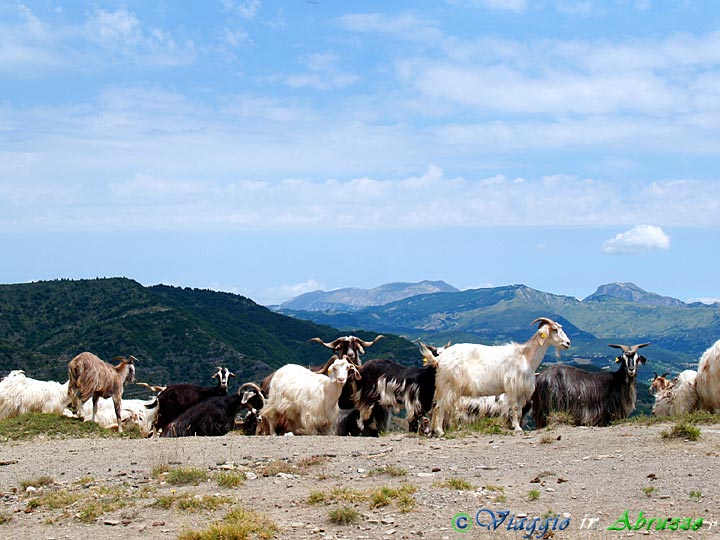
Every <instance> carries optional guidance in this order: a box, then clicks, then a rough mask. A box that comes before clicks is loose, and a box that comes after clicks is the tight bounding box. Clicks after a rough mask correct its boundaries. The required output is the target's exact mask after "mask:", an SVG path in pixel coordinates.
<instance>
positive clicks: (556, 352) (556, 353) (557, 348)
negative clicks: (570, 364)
mask: <svg viewBox="0 0 720 540" xmlns="http://www.w3.org/2000/svg"><path fill="white" fill-rule="evenodd" d="M555 358H557V359H558V360H560V347H558V346H556V347H555Z"/></svg>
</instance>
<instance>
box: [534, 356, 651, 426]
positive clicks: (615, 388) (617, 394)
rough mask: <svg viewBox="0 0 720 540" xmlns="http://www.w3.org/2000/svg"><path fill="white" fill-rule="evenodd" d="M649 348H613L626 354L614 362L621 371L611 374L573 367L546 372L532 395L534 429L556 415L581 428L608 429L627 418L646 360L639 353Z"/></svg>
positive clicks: (553, 368) (540, 376)
mask: <svg viewBox="0 0 720 540" xmlns="http://www.w3.org/2000/svg"><path fill="white" fill-rule="evenodd" d="M647 345H649V343H642V344H639V345H632V346H627V345H610V347H615V348H617V349H622V351H623V354H622V355H620V356H618V357H617V358H616V359H615V362H617V363H620V364H621V366H620V369H618V370H617V371H614V372H611V373H608V372H605V371H604V372H592V373H591V372H588V371H583V370H582V369H578V368H576V367H573V366H551V367H549V368H548V369H546V370H545V371H543V372H542V373H541V374H540V375H538V376H537V379H536V382H535V392H534V393H533V395H532V411H533V412H532V414H533V420H534V421H535V426H536V427H538V428H541V427H545V426H546V425H547V419H548V416H549V415H550V414H551V413H553V412H566V413H569V414H570V415H571V416H572V420H573V423H574V424H575V425H580V426H607V425H608V424H610V422H612V421H613V420H619V419H621V418H627V417H628V416H629V415H630V413H631V412H632V411H633V409H634V408H635V398H636V394H635V378H636V375H637V368H638V365H637V364H638V363H640V364H644V363H645V362H646V360H647V359H646V358H645V357H644V356H641V355H640V354H638V352H637V350H638V349H639V348H641V347H646V346H647Z"/></svg>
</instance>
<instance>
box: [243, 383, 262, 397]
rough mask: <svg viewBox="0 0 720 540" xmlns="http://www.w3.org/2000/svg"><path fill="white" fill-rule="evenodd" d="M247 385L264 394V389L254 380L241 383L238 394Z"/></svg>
mask: <svg viewBox="0 0 720 540" xmlns="http://www.w3.org/2000/svg"><path fill="white" fill-rule="evenodd" d="M246 386H248V387H250V388H252V389H253V390H256V391H257V392H258V393H259V394H260V395H262V393H263V391H262V388H260V387H259V386H258V385H257V384H256V383H254V382H246V383H243V384H242V385H240V388H238V394H239V393H240V390H242V389H243V388H245V387H246Z"/></svg>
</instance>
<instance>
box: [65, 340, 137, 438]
mask: <svg viewBox="0 0 720 540" xmlns="http://www.w3.org/2000/svg"><path fill="white" fill-rule="evenodd" d="M116 360H120V363H119V364H118V365H117V366H113V365H111V364H108V363H107V362H103V361H102V360H100V358H98V357H97V356H95V355H94V354H92V353H89V352H83V353H80V354H78V355H77V356H76V357H75V358H73V359H72V360H70V362H69V363H68V378H69V381H68V383H69V385H68V395H69V396H70V400H71V402H72V405H73V408H74V409H75V411H77V413H78V415H79V416H82V417H83V418H85V416H84V415H83V412H82V407H83V404H84V403H85V402H86V401H87V400H88V399H90V398H92V400H93V412H92V421H93V422H94V421H95V415H96V414H97V406H98V400H99V399H100V398H109V397H112V399H113V405H114V406H115V419H116V422H117V426H118V431H122V412H121V410H122V395H123V389H124V386H125V383H127V382H133V381H134V380H135V365H134V361H135V357H133V356H131V357H130V358H125V357H122V356H120V357H117V358H116Z"/></svg>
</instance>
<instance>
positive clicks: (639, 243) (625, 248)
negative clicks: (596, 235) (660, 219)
mask: <svg viewBox="0 0 720 540" xmlns="http://www.w3.org/2000/svg"><path fill="white" fill-rule="evenodd" d="M668 249H670V237H669V236H668V235H667V234H665V231H663V230H662V229H661V228H660V227H656V226H654V225H636V226H635V227H633V228H632V229H630V230H628V231H625V232H622V233H618V234H617V235H615V236H614V237H613V238H611V239H610V240H608V241H607V242H605V243H604V244H603V252H605V253H609V254H612V255H617V254H635V253H643V252H645V251H651V250H668Z"/></svg>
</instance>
